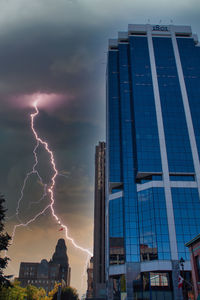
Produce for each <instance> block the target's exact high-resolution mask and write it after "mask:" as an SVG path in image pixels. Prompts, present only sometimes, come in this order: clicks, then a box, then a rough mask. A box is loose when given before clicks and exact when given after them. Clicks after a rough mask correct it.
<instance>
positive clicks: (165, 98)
mask: <svg viewBox="0 0 200 300" xmlns="http://www.w3.org/2000/svg"><path fill="white" fill-rule="evenodd" d="M153 45H154V53H155V60H156V69H157V76H158V84H159V93H160V100H161V108H162V117H163V124H164V132H165V141H166V148H167V157H168V165H169V172H193V171H194V167H193V160H192V153H191V148H190V142H189V135H188V129H187V124H186V119H185V112H184V107H183V101H182V96H181V90H180V84H179V79H178V74H177V68H176V62H175V57H174V51H173V47H172V41H171V38H158V37H157V38H153Z"/></svg>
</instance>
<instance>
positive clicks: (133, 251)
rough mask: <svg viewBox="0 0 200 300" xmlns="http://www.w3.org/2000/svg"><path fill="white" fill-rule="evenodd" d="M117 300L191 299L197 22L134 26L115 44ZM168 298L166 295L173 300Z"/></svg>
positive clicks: (199, 207)
mask: <svg viewBox="0 0 200 300" xmlns="http://www.w3.org/2000/svg"><path fill="white" fill-rule="evenodd" d="M106 143H107V144H106V145H107V151H106V153H107V156H106V168H107V170H106V189H107V190H106V275H107V281H108V286H109V299H112V297H113V298H114V299H120V298H119V297H120V294H122V293H125V294H126V293H127V299H128V300H129V299H181V297H182V294H181V291H180V289H178V275H179V260H180V259H181V258H183V259H184V260H185V263H184V270H185V274H184V276H187V281H188V280H189V276H190V270H191V266H190V262H189V252H188V249H187V248H186V247H185V243H186V242H188V241H190V240H191V239H192V238H193V237H194V236H196V235H197V234H198V233H199V232H200V162H199V157H200V47H199V44H198V40H197V37H196V36H195V35H193V34H192V32H191V28H190V27H188V26H174V25H169V26H158V25H156V26H153V25H129V27H128V32H120V33H119V34H118V39H116V40H110V41H109V49H108V66H107V141H106ZM164 297H165V298H164Z"/></svg>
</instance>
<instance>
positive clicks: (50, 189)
mask: <svg viewBox="0 0 200 300" xmlns="http://www.w3.org/2000/svg"><path fill="white" fill-rule="evenodd" d="M38 102H39V100H38V99H37V100H36V101H35V102H34V103H33V107H34V110H35V111H34V112H33V113H31V114H30V120H31V130H32V132H33V135H34V138H35V140H36V145H35V147H34V150H33V155H34V159H35V162H34V165H33V168H32V170H31V171H30V172H28V173H27V175H26V177H25V179H24V182H23V186H22V189H21V196H20V198H19V200H18V204H17V208H16V216H17V217H18V220H19V221H20V219H19V208H20V203H21V201H22V199H23V197H24V189H25V187H26V183H27V180H28V178H29V177H30V176H31V175H32V174H36V175H37V176H38V178H39V181H40V182H41V183H42V184H43V185H44V194H43V196H42V197H41V199H40V200H39V201H38V202H40V201H41V200H42V199H43V198H44V197H45V196H46V195H47V192H48V193H49V196H50V203H49V204H48V205H47V206H46V207H45V208H44V209H43V210H42V211H40V212H39V213H37V214H36V215H35V216H34V217H33V218H32V219H30V220H29V221H27V222H25V223H23V222H21V221H20V222H21V223H20V224H17V225H15V226H14V229H13V232H12V235H11V237H12V238H11V244H13V241H14V237H15V233H16V230H17V228H19V227H26V226H28V225H30V224H31V223H33V222H34V221H35V220H36V219H37V218H39V217H40V216H41V215H43V214H44V213H45V212H46V211H47V210H48V209H49V210H50V212H51V214H52V216H53V217H54V219H55V220H56V222H57V224H59V225H60V227H61V228H63V230H65V237H66V239H67V240H68V241H70V242H71V243H72V245H73V246H74V247H75V248H76V249H78V250H80V251H82V252H84V253H86V254H87V259H86V265H87V264H88V261H89V259H90V258H91V256H92V255H93V254H92V252H91V251H90V250H89V249H87V248H83V247H81V246H80V245H78V244H77V243H76V242H75V240H74V239H73V238H72V237H71V236H70V235H69V234H68V227H67V226H66V225H65V224H63V223H62V221H61V220H60V218H59V217H58V216H57V215H56V213H55V210H54V204H55V196H54V188H55V180H56V177H57V176H58V175H61V176H62V175H63V174H60V173H59V172H58V170H57V168H56V164H55V159H54V155H53V152H52V151H51V150H50V148H49V145H48V143H47V142H46V141H45V140H43V139H42V138H40V137H39V135H38V133H37V131H36V129H35V126H34V121H35V118H36V116H38V115H39V109H38ZM39 145H42V146H43V147H44V149H45V150H46V152H47V153H48V154H49V156H50V164H51V166H52V169H53V175H52V178H51V183H50V185H49V187H47V185H46V184H44V183H43V181H42V178H41V176H40V174H39V172H38V171H37V170H36V167H37V164H38V157H37V149H38V147H39ZM64 177H65V176H64Z"/></svg>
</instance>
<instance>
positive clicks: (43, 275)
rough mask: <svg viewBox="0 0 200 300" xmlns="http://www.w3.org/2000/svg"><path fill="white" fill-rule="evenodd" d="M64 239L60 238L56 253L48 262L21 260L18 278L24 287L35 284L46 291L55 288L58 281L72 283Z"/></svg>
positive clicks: (44, 260)
mask: <svg viewBox="0 0 200 300" xmlns="http://www.w3.org/2000/svg"><path fill="white" fill-rule="evenodd" d="M66 249H67V247H66V245H65V241H64V239H59V240H58V243H57V245H56V250H55V253H54V254H53V257H52V259H51V260H50V261H49V262H48V261H47V260H46V259H43V260H42V261H41V262H40V263H32V262H21V264H20V270H19V278H18V280H19V281H20V283H21V286H22V287H26V286H27V285H29V284H30V285H34V286H36V287H37V288H40V287H42V288H44V289H45V291H46V292H49V291H51V290H52V289H53V288H54V285H55V283H56V282H61V283H62V284H64V285H67V286H69V285H70V273H71V269H70V267H69V263H68V256H67V253H66Z"/></svg>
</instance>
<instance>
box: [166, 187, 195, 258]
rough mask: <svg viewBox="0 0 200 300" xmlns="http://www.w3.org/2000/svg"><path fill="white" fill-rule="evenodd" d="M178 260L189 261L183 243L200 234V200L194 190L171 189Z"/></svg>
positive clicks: (188, 254) (188, 255)
mask: <svg viewBox="0 0 200 300" xmlns="http://www.w3.org/2000/svg"><path fill="white" fill-rule="evenodd" d="M171 190H172V200H173V208H174V219H175V228H176V238H177V247H178V255H179V259H180V258H181V257H183V258H184V259H185V260H190V253H189V250H188V248H187V247H185V243H187V242H188V241H190V240H191V239H193V238H194V237H195V236H196V235H197V234H199V232H200V200H199V195H198V190H197V189H196V188H172V189H171Z"/></svg>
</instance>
